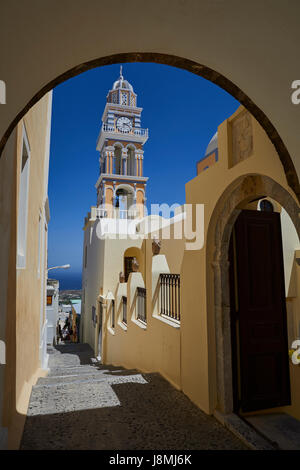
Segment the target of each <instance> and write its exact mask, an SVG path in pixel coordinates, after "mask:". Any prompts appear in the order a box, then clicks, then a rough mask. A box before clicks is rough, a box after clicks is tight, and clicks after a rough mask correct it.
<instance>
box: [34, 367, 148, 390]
mask: <svg viewBox="0 0 300 470" xmlns="http://www.w3.org/2000/svg"><path fill="white" fill-rule="evenodd" d="M140 377H142V375H141V374H139V373H136V372H135V371H128V374H122V375H105V374H93V375H89V374H85V375H74V376H72V375H66V376H64V377H49V378H47V377H43V378H40V379H39V380H38V382H37V383H36V385H34V387H33V391H34V390H36V389H39V388H42V387H44V388H52V387H61V386H64V385H68V384H82V383H88V382H90V383H95V382H107V383H109V384H118V383H125V382H139V381H140Z"/></svg>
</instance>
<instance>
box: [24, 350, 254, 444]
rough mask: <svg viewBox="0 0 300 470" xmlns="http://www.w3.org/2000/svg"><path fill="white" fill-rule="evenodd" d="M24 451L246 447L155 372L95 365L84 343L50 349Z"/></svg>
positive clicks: (33, 402) (31, 408)
mask: <svg viewBox="0 0 300 470" xmlns="http://www.w3.org/2000/svg"><path fill="white" fill-rule="evenodd" d="M49 354H50V359H49V367H50V372H49V374H48V376H47V377H45V378H40V379H39V380H38V382H37V384H36V386H35V387H34V388H33V390H32V394H31V399H30V404H29V409H28V416H27V418H26V423H25V429H24V434H23V438H22V442H21V449H109V450H112V449H114V450H125V449H153V450H156V449H164V450H167V449H179V450H184V449H187V450H191V449H245V448H246V447H245V445H244V444H243V443H242V442H241V441H239V440H238V439H237V438H236V437H235V436H234V435H233V434H231V432H230V431H228V430H227V429H225V428H223V427H222V426H221V425H220V424H219V423H218V422H217V421H216V419H215V418H213V417H211V416H207V415H205V414H204V413H202V412H201V411H200V410H199V409H198V408H197V407H196V406H195V405H193V404H192V402H191V401H190V400H189V399H188V398H187V397H186V396H185V395H184V394H183V393H181V392H179V391H178V390H176V389H175V388H173V387H172V386H171V385H170V384H169V383H168V382H167V381H166V380H164V379H163V378H162V377H161V376H160V375H159V374H140V373H139V372H138V371H135V370H125V369H122V368H117V367H111V366H102V365H93V363H92V362H91V358H92V357H93V353H92V350H91V349H90V348H89V346H87V345H85V344H75V345H71V344H70V345H69V344H67V345H61V346H57V347H56V348H54V349H50V350H49Z"/></svg>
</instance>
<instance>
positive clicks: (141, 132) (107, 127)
mask: <svg viewBox="0 0 300 470" xmlns="http://www.w3.org/2000/svg"><path fill="white" fill-rule="evenodd" d="M102 131H103V132H110V133H114V134H129V135H138V136H142V137H148V129H142V128H141V127H132V128H131V129H130V128H128V129H127V128H126V129H122V128H118V127H116V126H114V125H113V124H106V123H103V125H102Z"/></svg>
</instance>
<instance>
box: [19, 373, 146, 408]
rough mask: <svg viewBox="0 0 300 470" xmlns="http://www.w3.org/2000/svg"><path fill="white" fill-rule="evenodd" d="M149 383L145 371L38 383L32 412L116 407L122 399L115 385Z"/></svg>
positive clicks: (34, 392) (30, 405)
mask: <svg viewBox="0 0 300 470" xmlns="http://www.w3.org/2000/svg"><path fill="white" fill-rule="evenodd" d="M128 382H130V383H138V384H141V385H143V384H147V381H146V380H145V379H144V377H143V376H142V375H141V374H136V375H128V376H110V377H109V378H105V379H104V378H103V380H79V381H77V382H72V383H57V384H52V385H45V384H44V385H36V386H34V387H33V389H32V393H31V398H30V403H29V407H28V413H27V415H28V416H35V415H47V414H51V415H53V414H57V413H67V412H72V411H78V410H88V409H98V408H107V407H115V406H119V405H120V401H119V399H118V397H117V395H116V393H115V392H114V390H113V388H112V387H111V385H114V384H122V383H128Z"/></svg>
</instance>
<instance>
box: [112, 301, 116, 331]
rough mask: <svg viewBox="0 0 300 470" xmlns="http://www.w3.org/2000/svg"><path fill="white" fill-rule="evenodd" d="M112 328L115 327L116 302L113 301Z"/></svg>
mask: <svg viewBox="0 0 300 470" xmlns="http://www.w3.org/2000/svg"><path fill="white" fill-rule="evenodd" d="M111 327H112V328H114V327H115V301H114V300H112V301H111Z"/></svg>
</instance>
